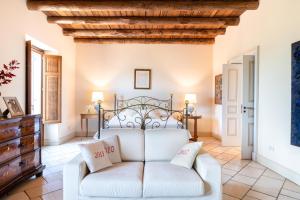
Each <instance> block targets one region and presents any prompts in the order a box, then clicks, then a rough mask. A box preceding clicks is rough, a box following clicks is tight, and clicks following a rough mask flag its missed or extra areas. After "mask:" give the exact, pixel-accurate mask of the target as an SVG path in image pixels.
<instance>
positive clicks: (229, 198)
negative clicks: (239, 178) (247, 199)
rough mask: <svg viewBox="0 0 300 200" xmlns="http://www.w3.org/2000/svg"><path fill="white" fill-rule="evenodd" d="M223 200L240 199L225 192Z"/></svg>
mask: <svg viewBox="0 0 300 200" xmlns="http://www.w3.org/2000/svg"><path fill="white" fill-rule="evenodd" d="M222 199H223V200H239V199H238V198H235V197H231V196H229V195H227V194H223V198H222Z"/></svg>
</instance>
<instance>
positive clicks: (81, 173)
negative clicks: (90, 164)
mask: <svg viewBox="0 0 300 200" xmlns="http://www.w3.org/2000/svg"><path fill="white" fill-rule="evenodd" d="M87 173H88V168H87V165H86V163H85V161H84V160H83V158H82V157H81V155H80V154H79V155H77V156H76V157H75V158H73V159H72V160H71V161H69V162H68V163H67V164H65V165H64V169H63V188H64V192H63V197H64V198H63V199H72V200H78V199H79V186H80V183H81V181H82V179H83V178H84V177H85V176H86V174H87Z"/></svg>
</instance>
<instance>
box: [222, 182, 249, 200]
mask: <svg viewBox="0 0 300 200" xmlns="http://www.w3.org/2000/svg"><path fill="white" fill-rule="evenodd" d="M249 189H250V186H248V185H246V184H243V183H239V182H236V181H232V180H230V181H228V182H227V183H225V184H224V186H223V193H224V194H227V195H230V196H232V197H236V198H240V199H241V198H242V197H243V196H244V195H245V194H246V193H247V192H248V190H249Z"/></svg>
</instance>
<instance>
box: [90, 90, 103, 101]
mask: <svg viewBox="0 0 300 200" xmlns="http://www.w3.org/2000/svg"><path fill="white" fill-rule="evenodd" d="M98 101H104V95H103V92H93V94H92V102H98Z"/></svg>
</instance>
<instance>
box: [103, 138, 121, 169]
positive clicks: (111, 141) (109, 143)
mask: <svg viewBox="0 0 300 200" xmlns="http://www.w3.org/2000/svg"><path fill="white" fill-rule="evenodd" d="M118 139H119V137H118V136H117V135H114V136H110V137H106V138H103V139H100V141H102V142H103V143H104V148H105V151H106V153H107V154H108V157H109V160H110V162H112V163H113V164H114V163H119V162H122V159H121V152H120V147H119V140H118Z"/></svg>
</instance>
